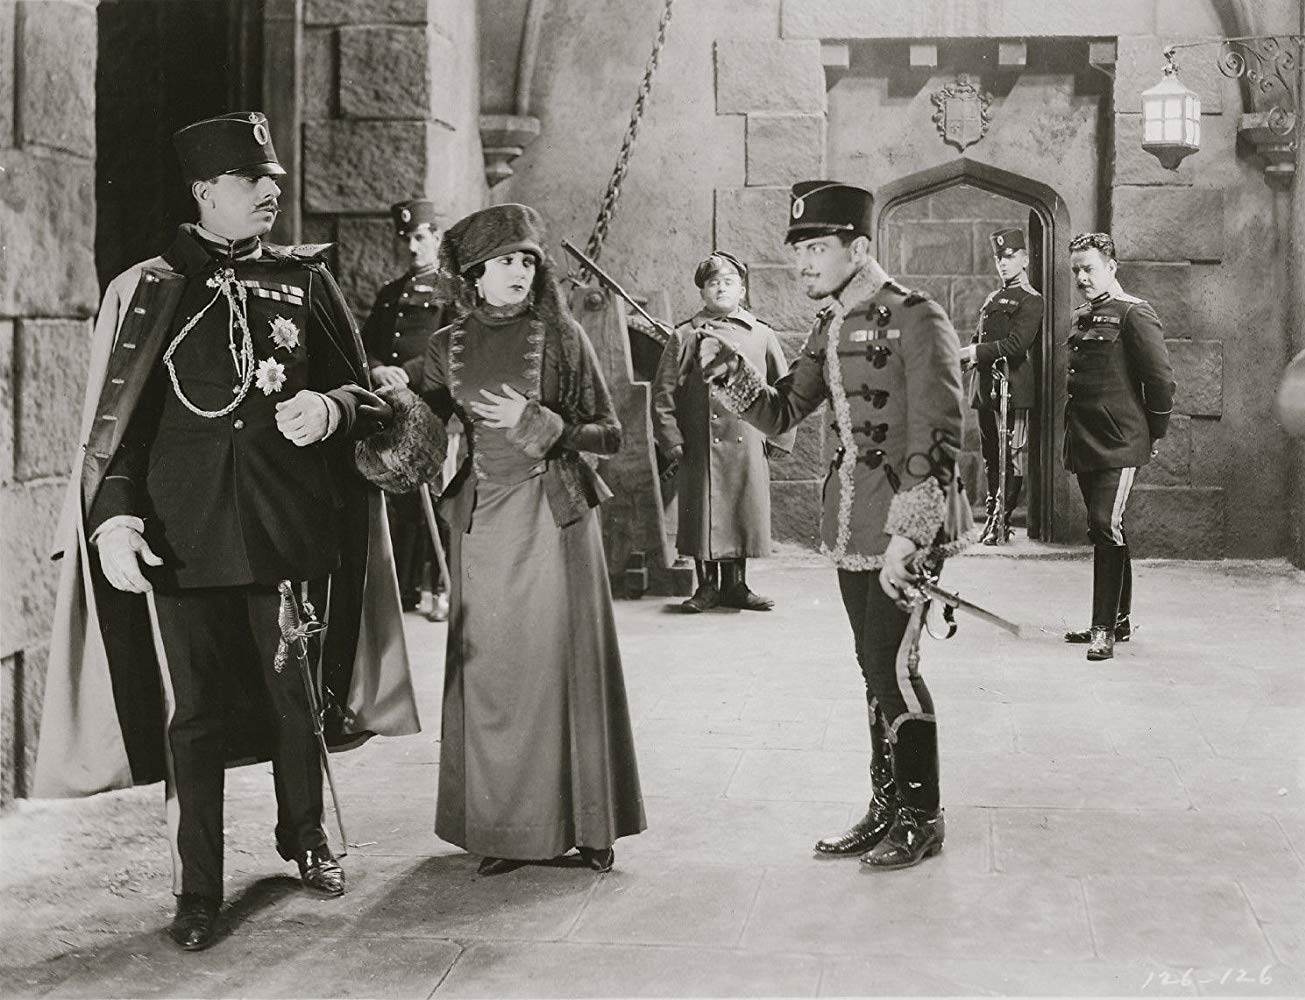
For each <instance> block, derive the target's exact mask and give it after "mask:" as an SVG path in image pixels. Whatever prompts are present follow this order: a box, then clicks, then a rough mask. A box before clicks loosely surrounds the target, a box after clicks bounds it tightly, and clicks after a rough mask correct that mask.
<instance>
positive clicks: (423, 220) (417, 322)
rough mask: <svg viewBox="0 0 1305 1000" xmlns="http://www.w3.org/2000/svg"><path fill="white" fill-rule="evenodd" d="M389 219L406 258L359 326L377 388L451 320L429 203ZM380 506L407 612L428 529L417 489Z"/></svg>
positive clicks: (397, 377) (438, 614)
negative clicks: (439, 280)
mask: <svg viewBox="0 0 1305 1000" xmlns="http://www.w3.org/2000/svg"><path fill="white" fill-rule="evenodd" d="M390 216H391V218H392V219H393V221H394V232H395V237H396V238H397V239H398V240H399V241H400V242H402V243H403V244H404V246H405V249H406V250H407V253H408V256H409V258H410V260H411V263H410V266H409V267H408V270H407V271H405V272H404V273H403V274H401V275H400V276H399V277H397V278H395V279H394V280H393V281H391V282H389V283H388V284H387V285H385V286H384V287H383V288H381V290H380V292H378V293H377V295H376V301H375V303H374V304H373V305H372V311H371V313H370V314H369V315H368V317H367V321H366V322H365V323H364V324H363V328H362V341H363V349H364V350H365V351H366V352H367V366H368V368H370V369H371V373H372V381H373V382H374V383H375V384H376V385H378V386H406V385H407V384H408V379H409V372H408V371H407V370H405V366H413V365H417V364H420V362H421V359H422V358H423V357H424V356H425V353H426V344H427V342H428V341H429V340H430V337H431V334H433V333H434V332H435V331H436V330H438V329H439V328H440V327H442V326H444V324H445V323H446V322H448V321H450V320H451V319H452V318H453V317H452V315H451V314H449V310H448V309H447V308H446V306H447V304H446V303H445V302H444V300H443V298H442V297H441V296H440V294H439V291H438V285H437V283H436V281H437V276H438V273H439V250H440V230H439V220H438V218H437V217H436V214H435V203H434V202H432V201H430V200H428V199H426V198H414V199H412V200H410V201H401V202H399V203H398V204H397V205H391V206H390ZM386 509H387V511H388V512H389V516H390V536H391V538H392V539H393V540H394V562H395V568H396V569H397V570H398V574H399V595H400V598H401V599H402V601H403V608H404V610H405V611H411V610H414V609H415V608H416V607H417V606H418V605H419V604H420V603H421V584H422V576H423V574H424V572H425V569H426V564H427V562H429V561H430V556H431V551H432V546H431V540H430V529H429V527H428V525H427V523H426V515H425V512H424V510H423V509H422V502H421V495H420V493H418V492H413V493H402V494H394V495H391V496H390V497H389V498H388V503H387V506H386ZM440 531H441V533H442V534H443V533H444V532H446V531H447V529H446V528H444V527H443V526H442V525H441V527H440ZM445 541H446V543H447V536H446V535H445ZM432 573H433V574H434V575H433V577H432V580H431V590H432V593H433V595H434V610H433V612H432V617H433V618H435V620H437V621H444V620H445V619H446V618H448V616H449V598H448V581H447V580H441V579H439V575H438V574H439V569H438V564H437V565H436V566H435V567H432Z"/></svg>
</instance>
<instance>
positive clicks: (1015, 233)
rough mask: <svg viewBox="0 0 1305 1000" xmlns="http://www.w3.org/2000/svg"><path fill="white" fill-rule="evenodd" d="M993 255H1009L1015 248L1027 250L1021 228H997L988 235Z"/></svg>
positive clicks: (1012, 253)
mask: <svg viewBox="0 0 1305 1000" xmlns="http://www.w3.org/2000/svg"><path fill="white" fill-rule="evenodd" d="M988 242H990V243H991V244H992V255H993V256H994V257H1011V256H1014V254H1015V251H1016V250H1027V249H1028V244H1027V243H1026V242H1025V241H1024V230H1023V229H998V230H997V231H996V232H995V233H993V234H992V235H991V236H989V237H988Z"/></svg>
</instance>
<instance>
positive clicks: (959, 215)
mask: <svg viewBox="0 0 1305 1000" xmlns="http://www.w3.org/2000/svg"><path fill="white" fill-rule="evenodd" d="M878 196H879V199H880V200H879V206H880V207H879V216H878V225H877V235H878V241H879V252H880V254H881V255H882V259H883V263H884V265H885V267H886V268H887V269H888V271H889V273H890V274H894V275H895V276H898V277H899V278H900V280H901V281H902V282H903V283H904V284H907V285H908V286H914V287H917V288H920V289H922V290H924V291H926V292H928V293H929V294H930V295H931V296H932V297H933V298H934V299H935V300H937V301H938V302H939V303H940V304H941V305H943V306H944V308H946V309H947V311H948V315H950V316H951V319H952V323H953V325H954V326H955V327H956V331H957V334H958V335H959V338H960V341H961V343H962V344H965V343H969V341H970V338H971V337H972V335H973V333H974V330H975V327H976V324H977V320H978V314H979V309H980V308H981V307H982V305H983V301H984V299H985V298H986V297H987V295H988V293H989V292H991V291H993V290H994V289H996V287H997V286H998V284H999V283H1000V279H999V278H998V277H997V273H996V268H995V265H994V263H993V261H992V256H991V249H990V245H989V243H988V236H989V234H990V233H992V232H993V231H994V230H996V229H1000V228H1004V227H1006V226H1019V227H1022V228H1024V229H1025V230H1026V232H1027V234H1028V241H1029V279H1030V283H1031V284H1032V285H1033V287H1034V288H1036V289H1037V290H1038V291H1039V292H1042V294H1043V296H1044V298H1045V303H1046V306H1045V309H1044V312H1043V320H1042V333H1041V336H1040V338H1039V341H1038V343H1037V345H1036V347H1035V349H1034V351H1032V352H1031V355H1030V358H1029V363H1030V364H1032V365H1034V373H1035V381H1036V384H1037V386H1038V403H1037V405H1036V406H1035V407H1034V409H1033V411H1032V412H1031V413H1030V421H1029V422H1030V430H1029V475H1028V481H1027V489H1026V495H1025V500H1024V507H1023V509H1022V510H1017V513H1016V519H1015V524H1016V525H1017V526H1019V525H1020V524H1021V523H1022V524H1024V526H1025V527H1026V528H1027V530H1028V534H1029V537H1030V538H1034V539H1040V540H1047V541H1050V540H1056V509H1057V507H1058V506H1060V507H1062V509H1063V505H1064V500H1065V498H1064V497H1062V498H1061V499H1060V503H1059V504H1058V502H1057V489H1058V476H1057V471H1058V469H1059V463H1058V458H1057V451H1056V448H1055V442H1057V441H1058V440H1059V439H1060V436H1059V429H1060V424H1059V419H1060V418H1059V407H1058V405H1057V402H1058V401H1057V397H1056V393H1055V386H1056V384H1057V380H1056V365H1057V359H1056V354H1055V342H1054V336H1053V331H1054V330H1056V329H1057V326H1056V323H1057V317H1058V316H1063V315H1066V310H1067V309H1068V282H1067V281H1066V280H1062V278H1063V276H1062V275H1060V274H1059V273H1058V271H1057V267H1056V257H1055V253H1054V247H1055V240H1056V238H1057V227H1060V228H1064V227H1065V226H1067V224H1068V220H1067V215H1068V213H1067V212H1066V210H1065V207H1064V203H1063V201H1061V199H1060V198H1059V197H1058V196H1057V195H1056V194H1055V193H1054V192H1052V191H1051V190H1050V189H1046V188H1045V186H1044V185H1041V184H1038V183H1037V182H1034V181H1028V180H1026V179H1025V178H1021V177H1018V176H1016V175H1013V174H1008V173H1007V172H1006V171H1001V170H998V169H997V168H994V167H989V166H987V165H985V164H979V163H975V162H973V161H969V160H966V159H963V158H962V159H960V160H957V161H954V162H953V163H950V164H946V165H944V166H942V167H936V168H933V169H931V170H926V171H923V172H921V173H919V174H916V175H913V176H911V177H906V178H903V179H901V180H899V181H895V182H893V183H891V184H889V185H886V186H885V187H884V188H882V189H880V191H879V192H878ZM965 418H966V424H965V438H964V441H963V442H962V454H961V463H960V474H961V476H962V481H963V482H964V483H965V488H966V490H967V491H969V493H970V495H971V497H972V498H973V499H974V500H975V501H976V502H977V503H981V502H982V500H983V495H984V492H985V490H984V489H983V487H982V486H981V485H980V484H981V481H982V458H981V455H980V452H979V437H978V422H977V419H976V417H975V414H974V412H973V411H971V410H970V409H969V404H968V400H967V401H966V414H965ZM1059 478H1063V477H1059ZM1062 492H1063V490H1062Z"/></svg>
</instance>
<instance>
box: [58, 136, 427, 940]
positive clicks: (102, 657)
mask: <svg viewBox="0 0 1305 1000" xmlns="http://www.w3.org/2000/svg"><path fill="white" fill-rule="evenodd" d="M173 143H174V145H175V146H176V149H177V153H178V156H179V158H180V160H181V167H182V171H183V173H184V176H185V177H187V178H188V179H189V181H190V190H191V193H192V194H193V196H194V198H195V201H196V204H197V206H198V209H199V224H198V225H193V224H186V225H183V226H182V227H181V228H180V231H179V232H178V233H177V236H176V239H175V240H174V241H173V243H172V246H171V247H170V248H169V249H168V250H167V251H166V252H165V253H164V254H163V255H162V256H161V257H156V258H153V259H151V260H148V261H145V262H144V263H142V264H137V265H135V266H134V267H132V268H129V269H128V270H127V271H125V272H124V273H123V274H121V275H119V276H118V277H117V278H115V279H114V280H113V282H112V283H111V284H110V285H109V288H108V291H107V292H106V294H105V298H104V304H103V306H102V308H101V310H100V314H99V318H98V320H97V322H96V327H95V334H94V338H93V341H92V345H91V352H90V357H91V360H90V374H89V378H88V382H87V396H86V408H85V410H84V415H83V428H82V438H81V440H82V442H83V446H82V451H81V453H80V455H79V458H78V462H77V465H76V467H75V468H74V469H73V475H72V485H71V487H70V493H69V498H68V504H67V506H66V508H65V511H66V515H65V521H64V523H63V526H62V528H61V531H60V541H61V543H62V546H63V572H62V576H61V579H60V583H59V594H58V599H57V604H56V610H55V623H54V632H53V635H52V637H51V643H50V667H49V673H48V675H47V682H46V689H45V690H46V698H45V703H44V706H43V717H42V724H41V742H40V747H39V750H38V755H37V764H36V777H35V788H34V793H35V794H36V795H37V796H42V797H47V796H55V797H66V796H74V795H86V794H91V793H93V792H98V791H103V790H107V789H110V788H120V787H127V786H130V785H132V784H142V783H146V782H152V781H159V780H164V781H165V788H166V793H167V808H168V820H169V822H168V831H169V835H170V837H171V839H172V845H171V846H172V851H173V861H174V866H173V891H174V893H175V894H176V896H177V910H176V916H175V918H174V920H173V922H172V926H171V928H170V934H171V936H172V938H173V939H174V940H175V941H176V943H177V944H178V945H179V946H180V947H182V948H183V949H186V950H188V951H197V950H200V949H202V948H206V947H208V946H209V945H210V944H212V942H213V940H214V937H215V934H216V931H217V914H218V909H219V907H220V905H221V901H222V896H223V885H224V880H223V874H222V872H223V858H222V855H223V847H222V841H223V829H222V812H223V783H224V767H225V766H226V765H227V764H230V763H246V762H248V761H251V760H269V759H270V760H271V761H272V774H273V784H274V786H275V790H276V800H277V821H276V831H275V842H276V849H277V851H278V852H279V853H280V854H281V856H282V857H283V858H285V859H286V860H287V861H293V862H294V863H295V864H297V866H298V868H299V873H300V876H301V879H302V882H303V884H304V886H305V887H307V888H308V889H309V890H312V891H313V892H315V893H317V894H319V895H325V896H338V895H339V894H340V893H342V892H343V891H344V872H343V870H342V869H341V867H340V865H339V863H338V862H337V861H336V858H335V854H334V852H332V850H331V848H330V847H329V846H328V845H327V837H326V832H325V831H324V830H323V828H322V806H323V795H322V765H323V761H322V756H321V755H320V753H319V750H320V747H319V743H318V739H317V736H316V730H317V728H318V726H319V724H321V723H322V722H324V723H325V730H326V742H329V743H330V744H331V745H332V746H336V747H344V746H349V745H357V744H358V743H361V742H362V741H364V740H365V739H366V738H367V737H368V736H370V735H372V734H374V733H383V734H385V735H393V736H398V735H404V734H408V733H414V732H416V731H417V729H418V726H417V715H416V708H415V704H414V701H413V694H412V687H411V681H410V678H409V676H408V663H407V653H406V650H405V648H404V639H403V630H402V623H401V620H400V618H401V616H400V612H399V607H398V593H397V591H396V588H395V587H394V583H393V581H394V576H393V568H392V565H391V563H390V560H389V556H388V549H387V547H386V546H385V545H384V531H385V528H384V525H383V523H382V522H381V520H380V510H381V503H380V496H379V494H378V493H377V492H376V491H375V490H374V489H372V488H371V487H369V486H368V485H367V483H366V482H365V481H364V480H363V479H362V478H361V477H360V476H359V475H358V474H357V473H356V471H355V469H354V465H353V451H354V444H355V442H356V441H358V440H360V439H362V438H365V437H368V436H370V435H372V434H374V433H377V432H378V431H380V430H382V429H384V428H385V427H386V426H387V425H388V424H389V423H390V421H391V419H392V414H393V411H392V408H391V406H390V404H389V403H387V402H385V401H384V400H382V399H381V398H379V397H378V396H376V395H375V394H373V393H372V392H370V391H369V390H368V389H367V388H366V386H367V384H368V376H367V368H366V365H365V363H364V360H363V353H362V346H361V344H360V343H359V340H358V335H357V332H356V329H355V327H354V325H353V320H352V317H351V316H350V314H349V310H348V307H347V306H346V305H345V303H344V298H343V296H342V295H341V293H340V289H339V287H338V286H337V285H336V283H335V281H334V279H333V278H332V277H331V274H330V272H329V271H328V270H327V268H326V265H325V263H324V262H323V257H324V256H325V252H326V250H327V249H328V248H327V247H326V246H297V247H283V246H273V245H271V244H267V243H264V242H263V240H262V237H263V236H264V235H265V234H266V233H267V232H268V231H269V230H270V229H271V227H272V223H273V221H274V220H275V219H276V215H277V198H278V195H279V194H280V188H279V187H278V185H277V178H278V177H280V176H282V175H283V174H284V173H285V171H284V170H283V169H282V167H281V165H280V163H278V162H277V157H276V152H275V150H274V149H273V148H272V142H271V137H270V135H269V131H268V123H267V119H266V118H265V117H264V116H263V115H262V114H260V113H258V112H240V113H235V114H228V115H222V116H221V117H218V118H212V119H208V120H206V121H201V122H197V123H196V124H194V125H190V126H188V127H187V128H183V129H181V130H180V131H179V132H177V133H176V134H175V135H174V136H173ZM92 550H95V554H92ZM282 586H284V587H285V588H286V589H287V590H289V591H291V592H293V593H294V594H296V595H298V596H300V597H302V595H303V594H305V593H307V594H308V595H310V596H311V599H312V603H313V604H315V605H316V607H317V608H318V609H320V610H321V611H322V612H323V614H322V618H323V620H325V621H327V622H328V623H329V628H328V630H327V631H326V633H325V635H324V637H322V638H321V639H320V642H315V643H313V654H314V655H313V659H314V660H315V661H316V662H315V664H314V666H315V667H316V674H317V676H318V677H319V678H320V685H321V688H320V691H319V692H317V693H318V694H319V695H320V697H321V699H322V701H323V702H324V703H325V709H326V712H325V718H324V719H323V718H322V717H321V716H319V715H318V714H317V713H316V712H314V710H313V707H312V702H313V700H314V699H313V698H310V696H309V692H308V691H307V690H306V688H305V683H304V676H305V675H304V674H303V673H301V671H300V670H299V669H296V668H295V666H294V665H293V664H291V665H288V666H287V664H286V656H285V652H284V650H283V651H282V656H281V658H280V659H279V660H278V658H277V651H278V646H279V644H280V642H281V640H282V637H283V634H284V633H283V625H284V624H286V623H285V622H283V621H282V620H281V612H282V604H281V594H280V593H279V587H282ZM364 608H366V609H367V620H366V627H365V628H364V627H363V609H364ZM301 651H302V650H301ZM319 653H320V655H319ZM343 847H344V845H340V849H341V850H343Z"/></svg>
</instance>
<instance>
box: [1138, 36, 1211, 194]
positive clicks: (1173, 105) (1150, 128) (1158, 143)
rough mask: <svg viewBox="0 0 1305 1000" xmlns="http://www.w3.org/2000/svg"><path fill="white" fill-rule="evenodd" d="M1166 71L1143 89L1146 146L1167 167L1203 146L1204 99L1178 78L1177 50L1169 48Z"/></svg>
mask: <svg viewBox="0 0 1305 1000" xmlns="http://www.w3.org/2000/svg"><path fill="white" fill-rule="evenodd" d="M1165 59H1166V60H1167V62H1166V65H1165V75H1164V79H1162V80H1161V81H1160V82H1159V83H1157V84H1156V85H1155V86H1154V87H1152V88H1151V89H1150V90H1144V91H1142V148H1143V149H1145V150H1146V151H1147V152H1148V153H1150V154H1151V155H1152V156H1154V157H1155V158H1156V159H1157V160H1159V161H1160V165H1161V166H1163V167H1164V168H1165V169H1166V170H1176V169H1177V168H1178V164H1180V163H1182V162H1183V160H1184V159H1185V158H1186V157H1188V156H1191V155H1192V154H1193V153H1195V152H1196V151H1197V150H1198V149H1200V148H1201V99H1200V98H1199V97H1197V96H1196V93H1195V92H1194V91H1191V90H1188V89H1187V88H1186V87H1184V86H1183V83H1182V81H1181V80H1179V79H1178V66H1177V65H1176V64H1175V63H1174V50H1173V49H1166V50H1165Z"/></svg>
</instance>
